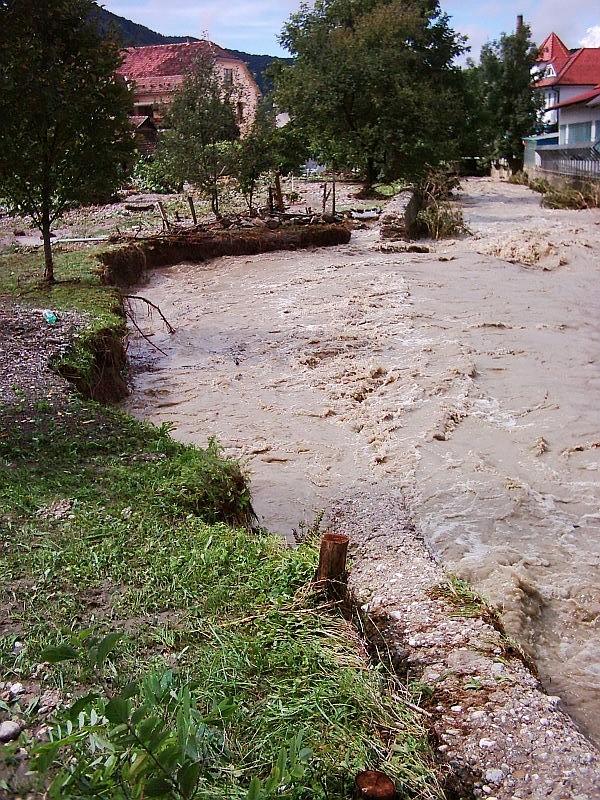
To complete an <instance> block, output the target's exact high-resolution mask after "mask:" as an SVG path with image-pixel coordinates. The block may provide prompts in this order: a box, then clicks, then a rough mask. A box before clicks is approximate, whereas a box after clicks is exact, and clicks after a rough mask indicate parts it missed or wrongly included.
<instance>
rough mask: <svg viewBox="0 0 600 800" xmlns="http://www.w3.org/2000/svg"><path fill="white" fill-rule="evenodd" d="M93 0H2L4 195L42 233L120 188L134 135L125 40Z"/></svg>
mask: <svg viewBox="0 0 600 800" xmlns="http://www.w3.org/2000/svg"><path fill="white" fill-rule="evenodd" d="M97 13H98V7H97V5H96V4H95V3H94V2H92V0H52V1H50V0H0V196H2V197H3V198H5V200H6V202H7V204H8V207H9V211H10V212H11V213H13V214H30V215H31V216H32V217H33V220H34V222H35V224H36V225H37V226H38V228H39V229H40V231H41V232H42V236H43V239H44V251H45V260H46V278H47V279H48V280H50V281H53V280H54V272H53V264H52V251H51V247H50V226H51V225H52V223H53V222H54V221H55V220H56V218H57V217H58V216H60V214H61V213H62V212H63V211H64V210H65V209H66V208H68V207H69V206H71V205H74V204H78V203H89V202H94V201H96V202H97V201H98V200H100V199H102V198H105V197H106V196H109V195H110V194H111V193H112V192H113V191H114V189H115V188H116V187H117V186H118V185H119V182H120V180H121V178H122V174H123V167H124V165H125V163H126V162H127V158H128V154H129V153H130V151H131V149H132V146H133V142H132V139H131V136H130V135H129V133H128V132H127V131H128V128H129V125H128V121H127V113H128V110H129V107H130V97H129V92H128V90H127V88H126V87H125V85H124V84H123V83H122V82H121V81H119V80H118V79H117V78H116V77H115V70H116V68H117V66H118V65H119V64H120V58H121V57H120V52H119V46H118V44H117V43H116V42H114V41H112V40H111V39H109V38H104V37H102V36H101V34H100V33H99V30H98V26H97Z"/></svg>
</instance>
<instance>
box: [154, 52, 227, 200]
mask: <svg viewBox="0 0 600 800" xmlns="http://www.w3.org/2000/svg"><path fill="white" fill-rule="evenodd" d="M237 99H238V90H237V88H236V86H235V85H234V84H233V83H231V82H228V81H226V80H225V79H224V78H223V76H221V74H220V73H219V71H218V69H217V67H216V64H215V61H214V59H213V58H211V56H209V55H208V54H205V55H201V56H199V58H198V59H197V61H196V64H195V65H194V68H193V70H192V71H191V73H190V74H189V75H187V76H186V77H185V79H184V81H183V84H182V86H181V88H180V89H179V91H178V92H177V93H176V94H175V97H174V98H173V102H172V104H171V106H170V108H169V111H168V113H167V115H166V118H165V126H166V130H165V132H164V133H163V135H162V138H161V141H160V146H159V151H158V154H157V160H158V164H159V165H160V168H161V169H162V170H163V173H164V175H165V177H166V178H167V180H169V181H172V182H173V183H176V184H182V183H184V182H185V181H187V182H189V183H192V184H194V185H195V186H197V187H198V188H199V189H200V190H202V191H204V192H205V193H206V194H207V195H208V196H209V197H210V200H211V206H212V210H213V212H214V213H215V214H217V215H218V214H219V178H220V177H221V176H222V175H225V174H226V173H227V172H229V170H230V169H231V163H232V159H233V157H234V148H233V147H232V143H233V142H235V140H236V139H238V137H239V133H240V131H239V128H238V125H237V121H236V111H235V107H236V101H237Z"/></svg>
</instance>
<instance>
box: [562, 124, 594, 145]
mask: <svg viewBox="0 0 600 800" xmlns="http://www.w3.org/2000/svg"><path fill="white" fill-rule="evenodd" d="M567 137H568V138H567V143H568V144H589V143H590V142H591V141H592V123H591V122H576V123H575V124H572V125H569V126H568V130H567Z"/></svg>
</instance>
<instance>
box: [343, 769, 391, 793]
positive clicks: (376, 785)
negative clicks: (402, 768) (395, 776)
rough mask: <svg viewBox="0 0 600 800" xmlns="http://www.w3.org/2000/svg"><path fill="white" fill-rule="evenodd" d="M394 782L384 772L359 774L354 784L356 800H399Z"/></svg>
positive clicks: (370, 771) (371, 771)
mask: <svg viewBox="0 0 600 800" xmlns="http://www.w3.org/2000/svg"><path fill="white" fill-rule="evenodd" d="M397 798H398V795H397V793H396V787H395V786H394V782H393V781H392V780H391V779H390V778H388V776H387V775H385V773H383V772H376V771H375V770H371V769H368V770H365V771H364V772H359V773H358V775H357V776H356V780H355V782H354V794H353V799H354V800H397Z"/></svg>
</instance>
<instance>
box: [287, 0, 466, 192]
mask: <svg viewBox="0 0 600 800" xmlns="http://www.w3.org/2000/svg"><path fill="white" fill-rule="evenodd" d="M280 41H281V44H282V45H283V46H284V47H286V48H287V49H288V50H289V51H290V53H291V54H292V55H293V56H294V58H295V61H294V63H293V64H292V65H291V66H287V65H284V64H281V63H280V64H279V65H278V66H277V67H276V68H275V75H274V77H275V98H276V102H277V105H278V106H279V107H280V108H282V109H285V110H287V111H289V113H290V114H291V116H292V117H293V119H294V121H295V123H296V125H298V126H300V127H303V128H304V129H305V130H306V132H307V133H308V135H309V137H310V139H311V141H312V142H313V145H314V148H315V150H316V152H317V153H318V155H319V157H321V158H324V159H326V160H327V161H328V162H330V163H332V164H333V165H334V166H338V167H341V166H345V167H352V168H358V169H360V170H361V171H362V172H363V174H364V175H365V177H366V180H367V183H368V184H372V183H373V182H374V180H375V179H376V178H377V177H386V178H396V177H406V178H418V177H420V176H422V175H423V174H424V173H425V172H426V171H427V167H428V166H433V165H436V164H439V163H440V162H442V161H444V160H446V159H448V158H450V157H451V156H453V155H454V154H455V147H454V141H455V139H456V130H457V127H458V126H459V125H460V123H461V102H460V98H461V93H460V83H461V76H460V70H459V69H458V67H456V66H455V65H454V59H455V58H456V56H458V55H459V54H460V53H462V52H463V51H464V49H465V48H464V42H463V39H462V37H460V36H458V35H457V34H456V33H455V32H454V31H453V30H452V29H451V28H450V26H449V22H448V17H447V15H446V14H444V13H442V11H441V10H440V7H439V4H438V2H437V1H436V0H433V1H432V0H316V2H315V3H314V8H311V7H309V6H308V5H307V4H302V5H301V7H300V10H299V11H298V12H296V13H295V14H292V15H291V17H290V19H289V20H288V22H287V23H286V25H285V26H284V28H283V32H282V34H281V36H280Z"/></svg>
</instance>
